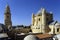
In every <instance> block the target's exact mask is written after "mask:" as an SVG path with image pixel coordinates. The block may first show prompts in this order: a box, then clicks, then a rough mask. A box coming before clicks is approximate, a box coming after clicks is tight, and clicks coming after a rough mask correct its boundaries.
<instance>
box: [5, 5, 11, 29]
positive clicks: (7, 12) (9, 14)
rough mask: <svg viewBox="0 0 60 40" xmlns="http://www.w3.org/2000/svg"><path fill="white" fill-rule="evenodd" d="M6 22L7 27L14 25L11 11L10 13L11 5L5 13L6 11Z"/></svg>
mask: <svg viewBox="0 0 60 40" xmlns="http://www.w3.org/2000/svg"><path fill="white" fill-rule="evenodd" d="M4 18H5V20H4V23H5V26H6V28H7V29H9V28H11V27H12V21H11V13H10V7H9V5H7V6H6V9H5V13H4Z"/></svg>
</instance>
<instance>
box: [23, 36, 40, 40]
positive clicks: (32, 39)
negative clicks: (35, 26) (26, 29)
mask: <svg viewBox="0 0 60 40" xmlns="http://www.w3.org/2000/svg"><path fill="white" fill-rule="evenodd" d="M24 40H39V38H38V37H36V36H35V35H28V36H26V37H25V38H24Z"/></svg>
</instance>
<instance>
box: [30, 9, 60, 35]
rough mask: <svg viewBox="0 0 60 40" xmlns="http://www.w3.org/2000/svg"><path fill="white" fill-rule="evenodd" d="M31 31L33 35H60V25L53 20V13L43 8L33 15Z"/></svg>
mask: <svg viewBox="0 0 60 40" xmlns="http://www.w3.org/2000/svg"><path fill="white" fill-rule="evenodd" d="M31 30H32V32H33V33H49V34H60V23H59V22H57V21H54V20H53V14H52V12H47V11H46V9H44V8H41V10H39V11H38V12H37V14H33V13H32V25H31Z"/></svg>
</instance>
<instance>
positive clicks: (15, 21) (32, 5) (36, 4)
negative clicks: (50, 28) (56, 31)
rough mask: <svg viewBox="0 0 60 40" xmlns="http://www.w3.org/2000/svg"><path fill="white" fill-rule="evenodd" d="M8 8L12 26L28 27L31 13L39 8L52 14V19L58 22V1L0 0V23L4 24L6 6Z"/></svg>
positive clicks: (59, 16)
mask: <svg viewBox="0 0 60 40" xmlns="http://www.w3.org/2000/svg"><path fill="white" fill-rule="evenodd" d="M7 4H8V5H9V6H10V11H11V20H12V25H30V24H31V21H32V20H31V19H32V13H34V14H36V13H37V12H38V11H39V10H40V9H41V8H45V9H46V10H47V11H48V12H52V13H53V19H54V20H55V21H56V20H57V21H58V22H60V0H0V23H3V24H4V12H5V8H6V5H7Z"/></svg>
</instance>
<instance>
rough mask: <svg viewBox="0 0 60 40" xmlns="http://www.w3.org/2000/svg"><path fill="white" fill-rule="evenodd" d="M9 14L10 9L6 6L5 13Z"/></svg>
mask: <svg viewBox="0 0 60 40" xmlns="http://www.w3.org/2000/svg"><path fill="white" fill-rule="evenodd" d="M7 12H9V13H10V7H9V5H6V9H5V13H7Z"/></svg>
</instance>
